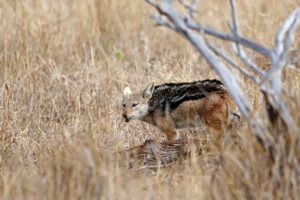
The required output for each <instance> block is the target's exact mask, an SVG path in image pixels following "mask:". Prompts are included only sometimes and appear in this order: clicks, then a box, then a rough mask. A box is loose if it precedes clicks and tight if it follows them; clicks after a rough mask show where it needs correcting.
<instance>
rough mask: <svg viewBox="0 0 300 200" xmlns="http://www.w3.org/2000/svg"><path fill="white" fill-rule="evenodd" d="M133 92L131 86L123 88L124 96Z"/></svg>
mask: <svg viewBox="0 0 300 200" xmlns="http://www.w3.org/2000/svg"><path fill="white" fill-rule="evenodd" d="M131 93H132V92H131V89H130V88H129V87H126V88H124V90H123V95H124V96H127V95H130V94H131Z"/></svg>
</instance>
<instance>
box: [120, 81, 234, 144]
mask: <svg viewBox="0 0 300 200" xmlns="http://www.w3.org/2000/svg"><path fill="white" fill-rule="evenodd" d="M122 106H123V117H124V118H125V121H126V122H129V121H130V120H131V119H139V120H142V121H144V122H147V123H149V124H152V125H154V126H156V127H158V128H159V129H160V130H161V131H162V132H164V133H165V134H166V136H167V138H168V140H176V139H179V134H178V132H177V129H182V128H188V127H199V126H205V127H206V128H207V129H208V131H209V132H211V133H212V134H214V137H215V139H216V140H220V139H221V137H222V135H223V131H224V128H225V129H226V128H227V127H228V126H230V125H231V124H232V123H233V121H239V118H240V116H239V114H238V112H237V111H236V110H235V106H234V104H233V102H232V99H231V97H230V95H229V93H228V91H227V90H226V88H225V87H224V85H223V84H222V83H221V82H220V81H218V80H203V81H195V82H190V83H166V84H163V85H157V86H154V84H153V83H152V84H150V85H149V86H148V87H147V88H146V89H145V90H144V91H142V92H139V93H132V92H131V90H130V88H128V87H126V88H125V89H124V91H123V102H122Z"/></svg>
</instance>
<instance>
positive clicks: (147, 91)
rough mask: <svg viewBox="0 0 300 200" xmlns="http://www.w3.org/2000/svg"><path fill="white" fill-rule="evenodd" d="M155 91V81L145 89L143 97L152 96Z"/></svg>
mask: <svg viewBox="0 0 300 200" xmlns="http://www.w3.org/2000/svg"><path fill="white" fill-rule="evenodd" d="M153 91H154V83H151V84H150V85H148V87H146V89H145V90H144V91H143V98H151V96H152V93H153Z"/></svg>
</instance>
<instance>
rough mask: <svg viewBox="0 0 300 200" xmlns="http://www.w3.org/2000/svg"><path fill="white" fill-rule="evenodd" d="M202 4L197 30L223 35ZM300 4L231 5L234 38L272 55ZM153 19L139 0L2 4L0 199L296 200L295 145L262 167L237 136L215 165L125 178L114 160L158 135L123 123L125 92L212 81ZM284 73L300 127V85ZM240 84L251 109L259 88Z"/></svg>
mask: <svg viewBox="0 0 300 200" xmlns="http://www.w3.org/2000/svg"><path fill="white" fill-rule="evenodd" d="M200 3H201V6H199V8H198V13H199V15H200V16H201V19H200V20H199V21H201V22H203V23H204V24H209V25H211V26H213V27H216V28H218V29H222V30H226V31H228V29H227V22H228V21H229V20H230V15H229V14H230V10H229V3H228V2H227V1H225V0H224V1H223V0H210V1H200ZM299 4H300V2H299V1H296V0H285V1H281V0H268V1H264V0H253V1H238V3H237V6H238V12H239V17H240V27H241V32H242V33H244V35H246V36H247V37H249V38H252V39H254V40H256V41H258V42H260V43H263V44H265V45H268V46H273V44H274V39H273V38H274V35H275V31H276V30H277V29H278V27H279V26H280V24H281V23H282V22H283V20H284V19H285V18H286V17H287V16H288V15H289V14H290V13H291V12H292V11H293V10H294V9H295V8H296V6H297V5H299ZM152 12H154V10H153V9H152V8H151V6H149V5H148V4H147V3H146V2H145V1H141V0H130V1H129V0H115V1H112V0H86V1H81V0H52V1H50V0H23V1H18V0H0V35H1V40H0V199H299V195H300V188H299V186H300V183H299V179H300V169H299V166H300V165H299V161H300V158H299V155H300V154H299V153H300V150H299V147H297V144H298V143H297V142H294V143H293V146H291V147H290V149H292V150H291V152H292V155H289V158H288V159H285V158H284V155H282V154H280V153H278V154H277V155H278V156H277V155H275V161H274V162H271V161H270V159H269V154H268V151H266V150H265V149H263V148H261V146H260V145H259V144H258V142H257V140H256V138H255V137H254V135H253V134H251V132H250V131H249V130H248V129H247V128H245V129H243V130H241V131H240V132H239V135H240V139H239V140H240V141H239V144H240V145H233V146H231V147H224V148H223V150H222V152H220V153H218V154H216V155H210V154H204V155H202V156H201V157H198V156H195V155H194V156H193V155H192V157H191V158H190V159H188V160H186V161H178V162H176V163H175V164H173V165H171V166H170V167H168V168H161V169H158V170H156V171H151V170H130V169H128V166H126V164H125V163H126V162H125V159H124V157H122V156H120V154H118V153H116V152H118V151H122V150H124V149H127V148H130V147H133V146H136V145H140V144H142V143H143V142H144V141H145V140H146V139H154V140H163V139H164V137H163V136H162V135H160V133H159V132H158V131H157V130H156V129H155V128H153V127H150V126H148V125H146V124H142V123H141V122H134V121H132V122H131V123H129V124H127V123H125V122H124V121H123V119H122V118H121V106H120V105H121V99H122V90H123V88H124V87H125V86H131V88H132V90H140V89H142V88H143V87H145V86H146V85H147V84H148V83H149V82H151V81H154V82H155V83H156V84H159V83H164V82H180V81H191V80H199V79H206V78H216V77H217V76H216V74H215V73H214V72H213V71H212V70H211V68H210V67H209V66H208V65H207V64H206V62H205V60H204V59H203V58H201V56H199V54H198V53H197V52H196V51H195V50H194V49H193V48H192V46H191V45H190V44H189V43H188V42H187V41H185V40H184V39H183V38H181V36H179V35H177V34H176V33H174V32H172V31H170V30H168V29H166V28H157V27H154V26H153V21H151V20H150V19H149V18H148V15H149V14H150V13H152ZM299 36H300V35H299V31H298V32H297V35H296V37H295V44H296V46H297V44H299V43H300V39H299ZM218 44H221V43H220V42H219V43H218ZM227 46H229V47H230V44H226V45H224V49H226V48H227ZM229 53H230V52H229ZM251 55H252V54H251ZM253 56H254V55H253ZM260 64H261V65H263V64H265V63H263V59H261V63H260ZM285 74H288V76H286V77H287V78H285V87H286V88H287V89H288V91H289V92H290V94H291V96H293V99H294V100H295V101H293V103H289V105H290V106H291V109H292V110H293V113H292V114H293V116H294V117H295V119H296V121H297V120H298V121H300V120H299V118H300V114H299V112H298V111H299V97H300V93H299V86H300V83H299V80H300V79H299V75H297V74H296V73H294V72H293V71H290V70H289V71H287V72H286V73H285ZM240 81H241V83H244V85H245V88H244V90H245V91H246V93H247V94H248V95H249V96H250V101H251V103H252V104H253V106H254V107H255V108H256V110H257V109H258V108H260V107H261V106H262V105H263V102H262V98H261V96H260V94H259V91H258V89H257V88H256V87H254V86H253V85H252V84H251V82H250V81H249V80H247V79H245V78H242V77H241V79H240ZM288 100H289V99H288ZM181 133H182V134H185V135H187V137H191V136H198V137H200V138H201V137H202V138H205V136H206V134H205V133H203V131H202V130H197V131H194V130H186V131H182V132H181ZM293 136H294V139H295V138H296V140H295V141H298V140H299V136H297V135H296V136H295V135H293ZM282 140H283V139H282V137H279V138H278V140H277V144H278V145H277V146H276V148H277V150H278V152H280V150H282V149H284V148H285V146H284V143H282V144H283V145H280V144H281V143H280V141H282ZM298 146H299V145H298ZM211 157H214V159H211Z"/></svg>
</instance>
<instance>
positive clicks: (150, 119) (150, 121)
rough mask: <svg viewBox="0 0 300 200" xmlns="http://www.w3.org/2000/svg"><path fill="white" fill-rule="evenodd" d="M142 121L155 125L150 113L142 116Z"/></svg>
mask: <svg viewBox="0 0 300 200" xmlns="http://www.w3.org/2000/svg"><path fill="white" fill-rule="evenodd" d="M141 120H142V121H143V122H147V123H148V124H152V125H155V121H154V119H153V115H152V114H147V115H146V116H145V117H143V118H142V119H141Z"/></svg>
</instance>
